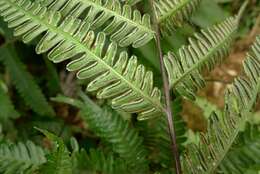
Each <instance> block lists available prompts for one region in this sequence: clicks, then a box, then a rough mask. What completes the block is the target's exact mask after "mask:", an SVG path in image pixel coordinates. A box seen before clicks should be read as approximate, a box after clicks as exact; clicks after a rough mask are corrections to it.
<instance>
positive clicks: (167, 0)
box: [154, 0, 201, 33]
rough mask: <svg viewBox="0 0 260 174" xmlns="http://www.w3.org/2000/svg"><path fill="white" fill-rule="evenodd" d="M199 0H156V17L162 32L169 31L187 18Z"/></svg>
mask: <svg viewBox="0 0 260 174" xmlns="http://www.w3.org/2000/svg"><path fill="white" fill-rule="evenodd" d="M200 1H201V0H156V1H155V2H154V8H155V12H156V18H157V21H158V23H159V25H160V26H161V29H162V31H163V33H170V32H171V31H173V30H175V28H176V27H179V26H181V25H182V24H183V23H184V22H185V21H187V20H189V18H190V17H191V15H192V14H193V12H194V11H195V10H196V9H197V7H198V6H199V4H200Z"/></svg>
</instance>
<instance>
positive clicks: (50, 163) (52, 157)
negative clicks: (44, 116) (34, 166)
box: [36, 128, 72, 174]
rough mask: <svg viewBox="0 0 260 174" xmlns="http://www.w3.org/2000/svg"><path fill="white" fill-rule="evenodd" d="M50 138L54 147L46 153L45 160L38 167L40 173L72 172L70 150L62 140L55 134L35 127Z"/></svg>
mask: <svg viewBox="0 0 260 174" xmlns="http://www.w3.org/2000/svg"><path fill="white" fill-rule="evenodd" d="M36 129H37V130H39V131H40V132H41V133H43V134H44V135H45V136H46V137H47V138H48V139H49V140H51V141H52V142H53V143H54V145H55V147H54V151H53V152H51V153H50V154H48V155H47V162H46V163H44V164H43V165H42V166H41V168H40V169H39V171H40V173H41V174H48V173H52V174H72V161H71V156H70V152H69V151H68V149H67V147H66V146H65V144H64V142H63V140H62V139H61V138H60V137H57V136H56V135H54V134H52V133H50V132H48V131H46V130H42V129H39V128H36Z"/></svg>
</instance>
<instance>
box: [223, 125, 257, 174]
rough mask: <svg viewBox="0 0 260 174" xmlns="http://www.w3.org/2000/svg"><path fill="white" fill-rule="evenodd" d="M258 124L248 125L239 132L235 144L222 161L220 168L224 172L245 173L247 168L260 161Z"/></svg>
mask: <svg viewBox="0 0 260 174" xmlns="http://www.w3.org/2000/svg"><path fill="white" fill-rule="evenodd" d="M259 135H260V134H259V130H258V128H257V126H254V125H247V127H246V129H245V130H244V131H243V132H240V133H239V136H238V139H237V142H238V143H237V144H234V145H233V146H232V148H231V150H230V151H229V152H228V153H227V155H226V157H225V158H224V160H223V161H222V162H221V164H220V167H219V170H220V172H223V173H232V174H233V173H234V174H244V173H245V172H246V170H247V169H248V168H250V167H252V166H254V165H255V164H259V162H260V150H259V149H260V136H259Z"/></svg>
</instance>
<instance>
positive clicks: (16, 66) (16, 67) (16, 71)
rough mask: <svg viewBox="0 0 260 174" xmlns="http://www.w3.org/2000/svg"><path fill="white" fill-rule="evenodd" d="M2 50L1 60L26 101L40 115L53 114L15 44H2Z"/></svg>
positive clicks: (0, 50) (0, 49) (0, 48)
mask: <svg viewBox="0 0 260 174" xmlns="http://www.w3.org/2000/svg"><path fill="white" fill-rule="evenodd" d="M0 52H1V55H0V60H1V61H3V63H4V65H5V67H6V68H7V70H8V72H9V74H10V77H11V80H12V83H14V85H15V87H16V89H17V90H18V92H19V94H20V95H21V96H22V98H23V99H24V101H25V103H26V104H27V105H28V106H30V107H31V108H32V110H33V111H34V112H36V113H37V114H39V115H44V116H53V115H54V111H53V109H52V108H51V106H49V104H48V102H47V100H46V98H45V97H44V95H43V93H42V92H41V90H40V88H39V86H38V85H37V84H36V83H35V81H34V79H33V77H32V76H31V74H30V73H28V72H27V71H26V69H25V67H24V65H23V64H22V62H21V61H20V60H19V57H18V54H17V53H16V51H15V48H14V46H12V45H5V46H2V47H0Z"/></svg>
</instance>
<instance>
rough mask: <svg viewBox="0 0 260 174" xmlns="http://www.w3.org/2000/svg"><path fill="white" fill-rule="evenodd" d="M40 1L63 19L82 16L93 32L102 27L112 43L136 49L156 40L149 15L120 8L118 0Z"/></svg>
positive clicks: (123, 6) (123, 7) (124, 7)
mask: <svg viewBox="0 0 260 174" xmlns="http://www.w3.org/2000/svg"><path fill="white" fill-rule="evenodd" d="M38 1H39V2H40V3H41V4H42V5H43V6H46V7H48V8H49V9H50V10H54V11H57V10H59V11H60V12H61V14H62V15H63V16H68V15H73V16H75V17H79V16H82V14H83V15H84V16H83V17H82V18H83V21H84V22H86V23H88V24H90V27H91V29H93V30H95V29H97V28H100V27H103V29H102V31H103V32H104V33H106V34H108V35H111V40H112V41H115V42H118V44H119V45H120V46H121V47H125V46H128V45H131V44H132V45H133V47H135V48H137V47H140V46H143V45H145V44H146V43H147V42H149V41H150V40H151V39H152V38H153V37H154V31H153V30H152V29H151V24H150V16H149V15H148V14H145V15H143V16H142V15H141V13H140V12H139V11H138V10H134V11H132V9H131V7H130V6H129V5H121V3H120V2H119V0H105V1H104V2H103V1H100V0H69V1H67V0H38ZM41 1H42V2H41ZM128 2H129V3H130V4H133V3H134V2H133V1H128ZM89 8H90V9H89Z"/></svg>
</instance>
